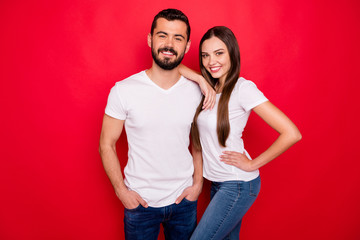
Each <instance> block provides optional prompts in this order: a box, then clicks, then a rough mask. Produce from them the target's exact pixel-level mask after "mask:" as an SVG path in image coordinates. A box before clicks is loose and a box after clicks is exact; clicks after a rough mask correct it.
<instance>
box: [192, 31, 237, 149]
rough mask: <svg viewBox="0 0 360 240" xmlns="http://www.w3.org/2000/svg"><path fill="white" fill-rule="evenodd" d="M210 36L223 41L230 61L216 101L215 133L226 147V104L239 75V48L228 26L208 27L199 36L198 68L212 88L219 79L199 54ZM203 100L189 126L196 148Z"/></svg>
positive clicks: (227, 127)
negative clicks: (198, 122) (209, 69)
mask: <svg viewBox="0 0 360 240" xmlns="http://www.w3.org/2000/svg"><path fill="white" fill-rule="evenodd" d="M212 37H217V38H218V39H220V40H221V41H222V42H223V43H225V45H226V47H227V50H228V52H229V56H230V62H231V64H230V69H229V72H228V73H227V75H226V79H225V83H224V87H223V90H222V92H221V96H220V99H219V103H218V110H217V125H216V133H217V136H218V141H219V144H220V145H221V146H223V147H226V140H227V138H228V137H229V133H230V122H229V107H228V105H229V100H230V96H231V93H232V91H233V89H234V87H235V84H236V82H237V80H238V78H239V75H240V50H239V45H238V43H237V40H236V37H235V35H234V33H233V32H232V31H231V30H230V29H229V28H227V27H224V26H217V27H213V28H210V29H209V30H208V31H207V32H206V33H205V34H204V36H203V37H202V38H201V41H200V46H199V60H200V70H201V74H202V75H203V76H204V77H205V79H206V80H207V81H208V82H209V84H210V85H211V86H212V87H213V88H215V85H216V83H217V82H218V81H219V79H218V78H213V77H212V76H211V74H210V73H209V72H208V71H207V70H206V68H205V67H204V65H203V62H202V54H201V49H202V45H203V43H204V41H205V40H207V39H210V38H212ZM203 101H204V97H203V99H202V101H201V103H200V104H199V106H198V108H197V109H196V113H195V116H194V120H193V124H192V126H191V137H192V142H193V144H194V147H195V148H196V149H201V144H200V137H199V129H198V126H197V118H198V116H199V114H200V112H201V111H202V105H203Z"/></svg>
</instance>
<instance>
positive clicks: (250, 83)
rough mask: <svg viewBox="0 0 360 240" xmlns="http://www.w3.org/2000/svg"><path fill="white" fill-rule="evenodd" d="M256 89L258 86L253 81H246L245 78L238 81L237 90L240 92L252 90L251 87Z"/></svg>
mask: <svg viewBox="0 0 360 240" xmlns="http://www.w3.org/2000/svg"><path fill="white" fill-rule="evenodd" d="M254 86H255V87H256V84H255V83H254V82H253V81H251V80H247V79H245V78H244V77H239V78H238V81H237V83H236V85H235V89H236V90H238V91H244V90H246V89H247V88H249V87H250V88H251V87H254Z"/></svg>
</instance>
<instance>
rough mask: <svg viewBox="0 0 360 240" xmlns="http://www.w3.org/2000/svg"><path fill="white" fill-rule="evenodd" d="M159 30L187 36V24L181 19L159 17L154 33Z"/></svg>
mask: <svg viewBox="0 0 360 240" xmlns="http://www.w3.org/2000/svg"><path fill="white" fill-rule="evenodd" d="M157 32H166V33H169V34H181V35H184V36H187V25H186V23H184V22H183V21H180V20H170V21H168V20H166V19H165V18H159V19H157V22H156V27H155V29H154V34H156V33H157Z"/></svg>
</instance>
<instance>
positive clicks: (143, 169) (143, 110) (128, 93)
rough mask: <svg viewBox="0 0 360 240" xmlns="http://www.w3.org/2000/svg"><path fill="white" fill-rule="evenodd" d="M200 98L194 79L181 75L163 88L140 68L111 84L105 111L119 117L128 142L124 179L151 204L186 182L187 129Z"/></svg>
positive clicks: (171, 198)
mask: <svg viewBox="0 0 360 240" xmlns="http://www.w3.org/2000/svg"><path fill="white" fill-rule="evenodd" d="M200 100H201V92H200V88H199V87H198V85H197V84H196V83H194V82H192V81H190V80H187V79H185V78H184V77H181V78H180V80H179V81H178V82H177V83H176V84H175V85H174V86H172V87H171V88H170V89H168V90H164V89H162V88H161V87H159V86H158V85H156V84H155V83H154V82H153V81H151V79H150V78H149V77H148V76H147V74H146V73H145V71H142V72H140V73H137V74H135V75H133V76H131V77H129V78H127V79H125V80H123V81H120V82H117V83H116V84H115V86H114V87H113V88H112V89H111V92H110V94H109V98H108V103H107V106H106V109H105V113H106V114H107V115H109V116H111V117H113V118H117V119H121V120H125V124H124V126H125V130H126V135H127V140H128V146H129V151H128V162H127V165H126V167H125V169H124V174H125V180H124V182H125V185H126V186H127V187H128V189H130V190H133V191H136V192H137V193H139V194H140V196H141V197H142V198H143V199H144V200H145V201H146V202H147V203H148V204H149V206H151V207H163V206H167V205H170V204H173V203H174V202H175V200H176V198H177V197H178V196H179V195H180V194H181V193H182V192H183V190H184V189H185V188H187V187H189V186H191V185H192V182H193V177H192V175H193V172H194V166H193V158H192V156H191V154H190V152H189V150H188V147H189V133H190V126H191V123H192V120H193V117H194V114H195V110H196V108H197V106H198V105H199V103H200Z"/></svg>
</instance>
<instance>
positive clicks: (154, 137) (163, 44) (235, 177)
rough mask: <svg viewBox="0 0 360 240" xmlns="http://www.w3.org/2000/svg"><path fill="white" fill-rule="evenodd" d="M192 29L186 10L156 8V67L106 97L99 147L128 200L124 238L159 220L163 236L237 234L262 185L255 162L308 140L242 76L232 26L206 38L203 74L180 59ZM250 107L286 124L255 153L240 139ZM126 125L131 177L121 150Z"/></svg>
mask: <svg viewBox="0 0 360 240" xmlns="http://www.w3.org/2000/svg"><path fill="white" fill-rule="evenodd" d="M189 38H190V26H189V21H188V19H187V17H186V16H185V15H184V14H183V13H182V12H181V11H179V10H176V9H166V10H163V11H161V12H159V13H158V14H157V15H156V16H155V18H154V20H153V23H152V26H151V32H150V34H149V35H148V39H147V40H148V45H149V47H151V52H152V57H153V63H152V66H151V68H150V69H148V70H145V71H142V72H140V73H137V74H135V75H133V76H130V77H129V78H127V79H125V80H123V81H120V82H117V83H116V84H115V86H114V87H113V88H112V89H111V91H110V94H109V97H108V103H107V106H106V109H105V115H104V119H103V125H102V131H101V137H100V155H101V158H102V162H103V165H104V169H105V171H106V174H107V175H108V177H109V179H110V181H111V183H112V185H113V187H114V189H115V193H116V195H117V197H118V198H119V199H120V201H121V202H122V204H123V205H124V208H125V209H124V228H125V237H126V239H146V240H149V239H157V237H158V234H159V231H160V224H162V225H163V228H164V234H165V238H166V239H182V240H183V239H190V238H191V239H204V240H208V239H239V232H240V225H241V220H242V217H243V216H244V214H245V213H246V211H247V210H248V209H249V208H250V206H251V205H252V204H253V202H254V201H255V199H256V197H257V195H258V193H259V190H260V177H259V170H258V169H259V168H260V167H262V166H264V165H265V164H267V163H268V162H270V161H271V160H273V159H274V158H276V157H277V156H279V155H280V154H281V153H283V152H284V151H285V150H287V149H288V148H289V147H290V146H292V145H293V144H294V143H296V142H297V141H299V140H300V139H301V134H300V132H299V131H298V129H297V127H296V126H295V125H294V124H293V123H292V122H291V121H290V120H289V119H288V118H287V117H286V116H285V115H284V114H283V113H282V112H281V111H280V110H279V109H278V108H276V107H275V106H274V105H272V104H271V103H270V102H269V101H268V100H267V98H266V97H265V96H264V95H263V94H262V93H261V92H260V91H259V90H258V89H257V87H256V86H255V84H254V83H253V82H251V81H248V80H245V79H244V78H241V77H240V78H239V72H240V53H239V47H238V44H237V40H236V38H235V36H234V34H233V33H232V32H231V30H230V29H228V28H226V27H214V28H211V29H210V30H208V31H207V32H206V33H205V35H204V36H203V37H202V39H201V41H200V47H199V49H200V56H199V57H200V68H201V73H202V75H199V74H197V73H196V72H194V71H192V70H191V69H189V68H187V67H185V66H183V65H182V64H180V63H181V61H182V59H183V57H184V55H185V53H186V52H187V51H188V50H189V48H190V40H189ZM185 77H186V78H185ZM189 79H190V80H189ZM199 86H200V88H199ZM203 95H204V96H203ZM251 110H253V111H254V112H255V113H256V114H258V115H259V116H260V117H261V118H262V119H263V120H264V121H265V122H266V123H268V124H269V125H270V126H271V127H272V128H273V129H274V130H275V131H277V132H279V137H278V138H277V139H276V140H275V141H274V143H273V144H272V145H271V146H270V147H269V148H268V149H266V150H265V151H264V152H263V153H262V154H260V155H259V156H258V157H256V158H254V159H253V160H251V158H250V156H249V154H248V153H247V152H246V151H245V149H244V144H243V140H242V138H241V136H242V132H243V130H244V128H245V125H246V122H247V120H248V117H249V115H250V112H251ZM123 126H125V129H126V134H127V140H128V146H129V152H128V162H127V165H126V167H125V169H124V174H125V179H124V178H123V176H122V173H121V168H120V164H119V160H118V157H117V153H116V142H117V140H118V139H119V137H120V135H121V132H122V130H123ZM190 131H191V137H192V151H191V152H192V155H191V154H190V152H189V150H188V147H189V134H190ZM203 176H204V177H205V178H206V179H208V180H210V181H212V186H211V201H210V204H209V206H208V207H207V209H206V211H205V213H204V215H203V216H202V218H201V220H200V222H199V224H198V225H197V224H196V220H197V219H196V207H197V198H198V196H199V194H200V192H201V190H202V184H203ZM196 225H197V226H196Z"/></svg>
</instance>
